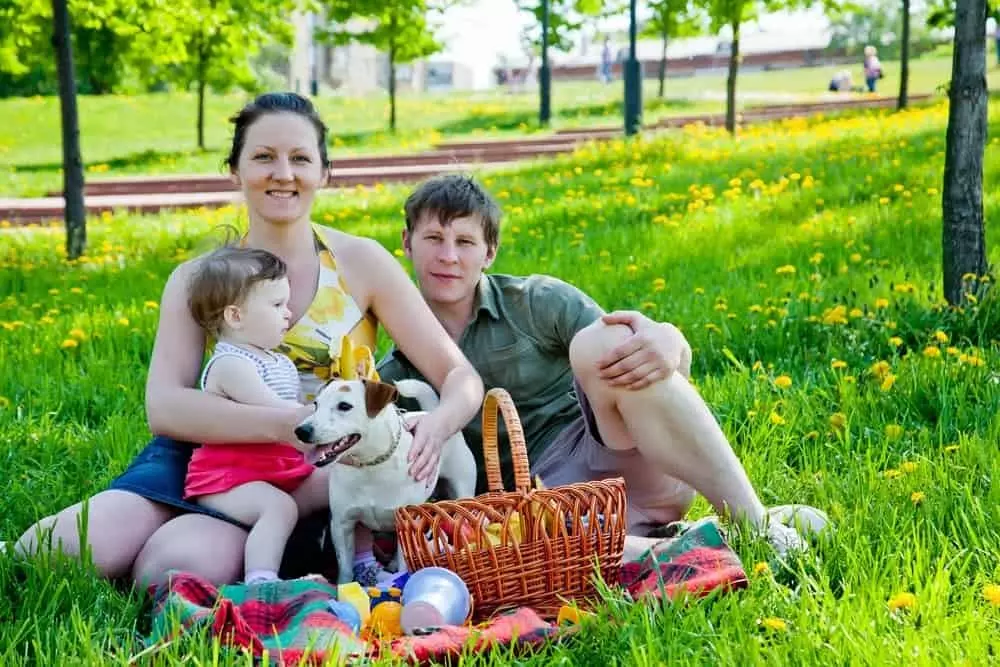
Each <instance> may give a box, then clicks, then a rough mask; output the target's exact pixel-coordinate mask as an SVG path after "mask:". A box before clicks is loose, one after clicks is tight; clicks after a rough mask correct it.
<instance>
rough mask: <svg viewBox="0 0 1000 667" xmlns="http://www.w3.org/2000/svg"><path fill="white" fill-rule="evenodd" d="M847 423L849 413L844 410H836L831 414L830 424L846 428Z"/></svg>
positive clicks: (834, 426) (838, 427)
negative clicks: (846, 413)
mask: <svg viewBox="0 0 1000 667" xmlns="http://www.w3.org/2000/svg"><path fill="white" fill-rule="evenodd" d="M846 425H847V415H845V414H844V413H843V412H834V413H833V414H832V415H830V426H832V427H833V428H837V429H840V428H844V426H846Z"/></svg>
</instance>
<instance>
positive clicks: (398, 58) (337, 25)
mask: <svg viewBox="0 0 1000 667" xmlns="http://www.w3.org/2000/svg"><path fill="white" fill-rule="evenodd" d="M323 6H324V8H325V9H326V13H327V18H328V19H329V21H330V23H329V25H328V26H327V27H325V28H322V29H320V30H319V31H318V37H319V38H320V39H321V40H323V41H326V42H328V43H331V44H349V43H351V42H357V43H359V44H368V45H370V46H373V47H375V48H376V49H377V50H379V51H382V52H384V53H386V54H388V55H389V57H390V59H391V61H392V62H393V63H408V62H413V61H414V60H417V59H419V58H423V57H425V56H429V55H432V54H434V53H437V52H438V51H440V50H441V49H442V48H443V45H442V44H441V43H440V42H438V41H437V39H436V38H435V36H434V29H435V27H436V26H434V25H433V24H432V23H431V21H430V20H429V18H430V16H431V14H432V13H435V12H438V11H441V10H443V9H444V6H443V5H440V4H438V5H434V4H433V3H430V2H427V0H367V1H366V2H355V1H353V0H325V1H324V2H323Z"/></svg>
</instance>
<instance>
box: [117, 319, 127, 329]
mask: <svg viewBox="0 0 1000 667" xmlns="http://www.w3.org/2000/svg"><path fill="white" fill-rule="evenodd" d="M118 324H120V325H121V326H123V327H127V326H128V325H129V321H128V318H127V317H119V318H118Z"/></svg>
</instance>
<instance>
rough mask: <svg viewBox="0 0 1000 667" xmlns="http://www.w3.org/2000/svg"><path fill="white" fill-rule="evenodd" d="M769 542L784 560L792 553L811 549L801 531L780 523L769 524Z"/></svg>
mask: <svg viewBox="0 0 1000 667" xmlns="http://www.w3.org/2000/svg"><path fill="white" fill-rule="evenodd" d="M767 541H768V542H770V543H771V546H772V547H774V550H775V551H776V552H777V553H778V556H780V557H782V558H784V557H785V556H787V555H788V554H789V553H790V552H792V551H807V550H808V549H809V545H808V543H807V542H806V541H805V540H804V539H802V536H801V535H799V531H797V530H795V529H794V528H792V527H791V526H786V525H785V524H783V523H781V522H780V521H769V522H768V524H767Z"/></svg>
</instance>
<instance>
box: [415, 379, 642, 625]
mask: <svg viewBox="0 0 1000 667" xmlns="http://www.w3.org/2000/svg"><path fill="white" fill-rule="evenodd" d="M498 410H499V412H500V413H501V414H502V415H503V419H504V423H505V425H506V427H507V435H508V439H509V441H510V446H511V452H512V458H513V464H514V481H515V487H516V488H515V489H514V491H509V492H508V491H504V488H503V479H502V476H501V472H500V456H499V453H498V451H497V411H498ZM483 456H484V459H485V463H486V474H487V481H488V484H489V491H488V492H487V493H484V494H482V495H479V496H476V497H475V498H467V499H462V500H457V501H440V502H435V503H424V504H420V505H408V506H404V507H400V508H398V509H397V510H396V517H395V518H396V532H397V535H398V539H399V547H400V548H401V549H402V550H403V556H404V557H405V558H406V563H407V565H408V566H409V568H410V570H411V571H416V570H419V569H421V568H424V567H430V566H437V567H445V568H448V569H449V570H452V571H453V572H455V573H457V574H458V575H459V576H460V577H461V578H462V579H463V580H464V581H465V583H466V585H467V586H468V587H469V591H470V593H471V594H472V597H473V600H474V604H475V620H482V619H485V618H488V617H489V616H491V615H493V614H494V613H495V612H497V611H502V610H504V609H507V608H511V607H518V606H530V607H532V608H534V609H536V610H537V611H538V612H539V613H540V614H542V615H543V616H546V617H554V616H555V615H556V614H557V613H558V610H559V607H560V606H561V605H563V604H566V603H567V601H570V600H573V601H575V602H576V604H578V605H579V606H581V607H587V606H589V603H590V601H592V600H593V599H594V598H595V597H596V595H595V594H596V590H597V589H596V584H597V576H596V575H597V574H598V572H599V573H600V576H601V579H603V581H604V582H605V583H606V584H608V585H614V584H617V583H618V576H619V570H620V568H621V559H622V552H623V550H624V547H625V523H626V514H625V511H626V505H625V483H624V480H622V479H621V478H615V479H609V480H602V481H596V482H581V483H576V484H568V485H564V486H558V487H554V488H551V489H541V488H533V487H532V485H531V476H530V471H529V468H528V455H527V450H526V449H525V442H524V432H523V430H522V428H521V420H520V418H519V417H518V414H517V410H516V409H515V408H514V403H513V401H512V400H511V398H510V395H509V394H508V393H507V392H506V391H505V390H503V389H500V388H495V389H491V390H490V391H489V392H487V394H486V399H485V401H484V404H483Z"/></svg>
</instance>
